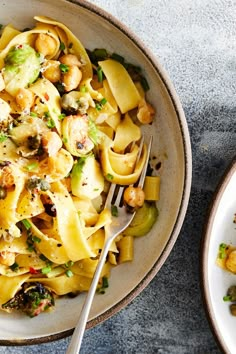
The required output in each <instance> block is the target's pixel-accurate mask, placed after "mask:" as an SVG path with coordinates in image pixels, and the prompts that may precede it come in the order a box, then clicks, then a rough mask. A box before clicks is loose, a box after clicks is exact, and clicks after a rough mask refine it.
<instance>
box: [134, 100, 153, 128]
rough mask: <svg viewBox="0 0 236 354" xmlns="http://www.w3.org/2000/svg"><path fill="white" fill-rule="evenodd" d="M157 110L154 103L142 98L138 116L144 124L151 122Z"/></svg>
mask: <svg viewBox="0 0 236 354" xmlns="http://www.w3.org/2000/svg"><path fill="white" fill-rule="evenodd" d="M154 114H155V110H154V108H153V107H152V105H151V104H150V103H148V102H146V101H145V100H144V99H142V100H141V101H140V103H139V106H138V113H137V118H138V120H139V121H140V122H141V123H142V124H150V123H152V121H153V118H154Z"/></svg>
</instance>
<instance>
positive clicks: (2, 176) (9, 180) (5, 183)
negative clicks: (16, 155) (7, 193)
mask: <svg viewBox="0 0 236 354" xmlns="http://www.w3.org/2000/svg"><path fill="white" fill-rule="evenodd" d="M0 185H1V187H3V188H6V189H9V188H11V187H14V185H15V178H14V174H13V172H12V169H11V167H10V166H5V167H3V168H2V170H1V173H0Z"/></svg>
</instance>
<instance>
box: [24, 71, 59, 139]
mask: <svg viewBox="0 0 236 354" xmlns="http://www.w3.org/2000/svg"><path fill="white" fill-rule="evenodd" d="M29 90H30V91H32V92H33V93H34V94H35V95H36V97H39V98H40V100H41V101H42V102H43V103H44V104H45V106H47V108H48V111H49V115H50V118H52V119H53V121H54V123H55V126H56V129H57V131H58V133H59V134H61V122H60V120H59V118H58V117H59V115H60V114H61V105H60V99H61V98H60V95H59V92H58V91H57V89H56V87H55V86H54V85H53V84H52V83H51V82H50V81H49V80H47V79H46V78H43V79H38V80H37V81H36V82H35V83H34V84H32V85H31V86H30V87H29Z"/></svg>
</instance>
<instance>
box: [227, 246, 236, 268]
mask: <svg viewBox="0 0 236 354" xmlns="http://www.w3.org/2000/svg"><path fill="white" fill-rule="evenodd" d="M225 266H226V268H227V269H228V270H229V271H230V272H232V273H236V250H234V251H232V252H230V253H229V255H228V257H227V259H226V261H225Z"/></svg>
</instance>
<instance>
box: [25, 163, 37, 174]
mask: <svg viewBox="0 0 236 354" xmlns="http://www.w3.org/2000/svg"><path fill="white" fill-rule="evenodd" d="M38 166H39V164H38V162H35V161H34V162H31V163H29V164H28V165H27V166H25V169H26V170H27V171H29V172H30V171H33V170H35V169H37V168H38Z"/></svg>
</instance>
